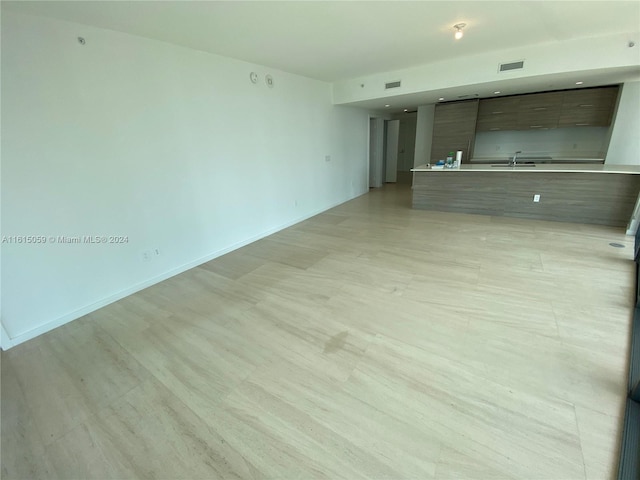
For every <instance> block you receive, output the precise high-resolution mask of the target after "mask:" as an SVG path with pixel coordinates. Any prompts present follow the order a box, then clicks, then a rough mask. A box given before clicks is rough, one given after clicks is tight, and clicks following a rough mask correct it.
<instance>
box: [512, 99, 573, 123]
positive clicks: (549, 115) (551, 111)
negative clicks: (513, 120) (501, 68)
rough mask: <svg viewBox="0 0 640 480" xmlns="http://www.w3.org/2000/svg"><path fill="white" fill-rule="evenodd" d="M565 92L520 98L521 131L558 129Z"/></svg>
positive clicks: (519, 119)
mask: <svg viewBox="0 0 640 480" xmlns="http://www.w3.org/2000/svg"><path fill="white" fill-rule="evenodd" d="M562 98H563V92H547V93H534V94H531V95H522V96H520V106H519V112H518V129H519V130H536V129H547V128H556V127H557V126H558V121H559V118H560V110H561V108H562Z"/></svg>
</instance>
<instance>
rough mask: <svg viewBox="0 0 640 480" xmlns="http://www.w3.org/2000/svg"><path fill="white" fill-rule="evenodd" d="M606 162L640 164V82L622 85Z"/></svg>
mask: <svg viewBox="0 0 640 480" xmlns="http://www.w3.org/2000/svg"><path fill="white" fill-rule="evenodd" d="M604 163H606V164H608V165H640V82H627V83H625V84H624V85H623V86H622V93H621V94H620V102H619V104H618V112H617V114H616V117H615V120H614V124H613V132H612V134H611V140H610V141H609V150H608V151H607V158H606V159H605V162H604Z"/></svg>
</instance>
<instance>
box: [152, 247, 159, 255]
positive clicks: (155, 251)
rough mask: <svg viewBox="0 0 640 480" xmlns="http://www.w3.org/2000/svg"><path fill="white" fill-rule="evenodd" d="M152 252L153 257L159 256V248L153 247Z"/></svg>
mask: <svg viewBox="0 0 640 480" xmlns="http://www.w3.org/2000/svg"><path fill="white" fill-rule="evenodd" d="M152 253H153V256H154V257H159V256H160V249H159V248H154V249H153V252H152Z"/></svg>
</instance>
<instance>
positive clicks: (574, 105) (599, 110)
mask: <svg viewBox="0 0 640 480" xmlns="http://www.w3.org/2000/svg"><path fill="white" fill-rule="evenodd" d="M618 90H619V88H618V87H617V86H614V87H602V88H588V89H582V90H567V91H565V92H563V93H564V97H563V99H562V112H561V114H560V120H559V122H558V126H560V127H587V126H592V127H606V126H608V125H611V120H612V116H613V110H614V108H615V104H616V100H617V99H618Z"/></svg>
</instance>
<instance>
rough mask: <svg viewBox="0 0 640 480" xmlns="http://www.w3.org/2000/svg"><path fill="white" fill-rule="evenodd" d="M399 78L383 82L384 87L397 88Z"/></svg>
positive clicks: (386, 88) (387, 88)
mask: <svg viewBox="0 0 640 480" xmlns="http://www.w3.org/2000/svg"><path fill="white" fill-rule="evenodd" d="M400 83H401V82H400V80H398V81H397V82H388V83H385V84H384V89H385V90H389V89H390V88H398V87H399V86H400Z"/></svg>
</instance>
